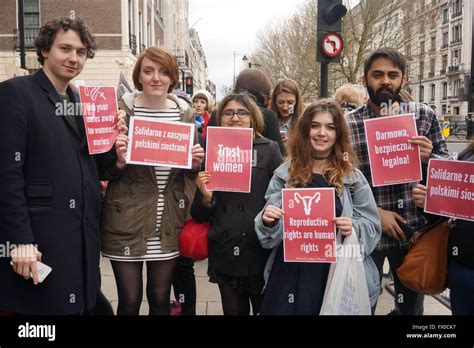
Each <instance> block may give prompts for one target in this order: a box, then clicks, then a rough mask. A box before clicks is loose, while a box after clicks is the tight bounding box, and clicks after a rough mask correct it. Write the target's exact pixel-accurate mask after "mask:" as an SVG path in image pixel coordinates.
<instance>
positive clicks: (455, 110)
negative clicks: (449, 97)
mask: <svg viewBox="0 0 474 348" xmlns="http://www.w3.org/2000/svg"><path fill="white" fill-rule="evenodd" d="M453 115H459V106H455V107H454V108H453Z"/></svg>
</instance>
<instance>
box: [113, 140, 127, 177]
mask: <svg viewBox="0 0 474 348" xmlns="http://www.w3.org/2000/svg"><path fill="white" fill-rule="evenodd" d="M127 147H128V137H127V136H126V135H125V134H119V135H118V136H117V139H116V140H115V152H116V153H117V168H118V169H123V168H124V167H125V166H126V164H127Z"/></svg>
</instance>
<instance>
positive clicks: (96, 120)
mask: <svg viewBox="0 0 474 348" xmlns="http://www.w3.org/2000/svg"><path fill="white" fill-rule="evenodd" d="M79 95H80V97H81V108H82V115H83V117H84V126H85V128H86V135H87V145H88V146H89V153H90V154H91V155H94V154H98V153H104V152H107V151H109V150H110V149H111V148H112V147H113V146H114V144H115V138H117V135H118V129H117V122H118V119H117V95H116V92H115V87H113V86H79Z"/></svg>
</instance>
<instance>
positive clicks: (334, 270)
mask: <svg viewBox="0 0 474 348" xmlns="http://www.w3.org/2000/svg"><path fill="white" fill-rule="evenodd" d="M337 244H338V254H337V255H338V257H337V263H332V264H331V267H330V268H329V276H328V281H327V284H326V290H325V291H324V300H323V305H322V307H321V312H320V315H370V314H371V307H370V299H369V290H368V288H367V283H366V279H365V271H364V264H363V259H364V258H363V256H362V253H361V250H360V247H359V242H358V240H357V235H356V232H355V231H354V229H352V233H351V234H350V235H349V236H348V237H346V238H345V239H344V244H343V245H341V237H340V234H338V236H337ZM340 247H342V249H339V248H340Z"/></svg>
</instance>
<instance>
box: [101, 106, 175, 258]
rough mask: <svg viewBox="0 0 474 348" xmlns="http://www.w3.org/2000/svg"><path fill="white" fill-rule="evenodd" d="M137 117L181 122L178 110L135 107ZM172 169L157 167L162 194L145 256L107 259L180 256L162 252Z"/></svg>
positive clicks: (173, 252)
mask: <svg viewBox="0 0 474 348" xmlns="http://www.w3.org/2000/svg"><path fill="white" fill-rule="evenodd" d="M134 113H135V116H142V117H155V118H159V119H160V120H163V121H173V122H178V121H180V120H181V117H180V112H179V109H178V108H172V109H166V110H154V109H149V108H145V107H136V106H134ZM170 172H171V168H168V167H155V176H156V184H157V186H158V191H159V192H160V194H159V196H158V204H157V206H156V235H155V237H152V238H149V239H148V240H147V251H146V254H145V255H142V256H133V257H131V256H112V255H104V256H105V257H107V258H109V259H111V260H114V261H127V262H134V261H135V262H136V261H164V260H171V259H174V258H176V257H178V256H179V251H178V250H175V251H172V252H162V251H161V235H160V227H161V220H162V217H163V210H164V207H165V200H164V196H163V193H162V192H163V190H164V189H165V188H166V185H167V184H168V179H169V175H170Z"/></svg>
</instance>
